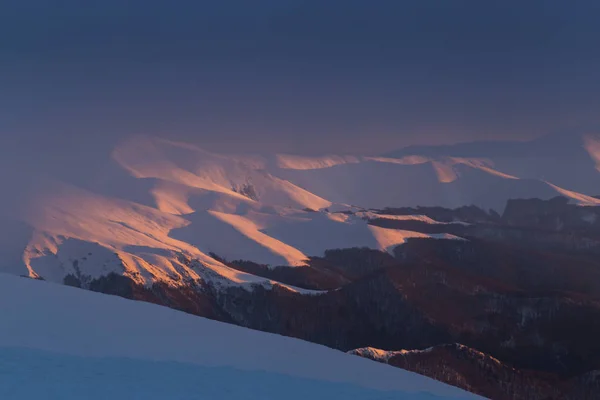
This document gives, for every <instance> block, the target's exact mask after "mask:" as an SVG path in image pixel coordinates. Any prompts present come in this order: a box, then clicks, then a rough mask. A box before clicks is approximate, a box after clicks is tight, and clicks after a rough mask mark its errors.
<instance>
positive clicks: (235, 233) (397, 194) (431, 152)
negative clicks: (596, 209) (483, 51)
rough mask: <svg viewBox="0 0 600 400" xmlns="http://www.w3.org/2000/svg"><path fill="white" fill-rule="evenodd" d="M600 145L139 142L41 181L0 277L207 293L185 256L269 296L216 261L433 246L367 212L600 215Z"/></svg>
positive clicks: (15, 224) (13, 219)
mask: <svg viewBox="0 0 600 400" xmlns="http://www.w3.org/2000/svg"><path fill="white" fill-rule="evenodd" d="M599 143H600V141H598V139H597V138H596V137H594V136H590V135H586V136H580V137H561V136H548V137H545V138H542V139H539V140H535V141H532V142H503V143H485V142H481V143H468V144H459V145H455V146H438V147H420V148H419V147H417V148H415V147H412V148H405V149H403V150H400V151H398V152H393V153H390V154H387V155H385V156H382V157H368V156H343V155H331V156H322V157H314V156H313V157H304V156H298V155H285V154H278V155H267V156H265V155H229V154H215V153H210V152H208V151H205V150H203V149H201V148H199V147H197V146H195V145H191V144H185V143H176V142H170V141H166V140H161V139H158V138H151V137H144V136H138V137H132V138H130V139H128V140H126V141H123V142H121V143H120V144H119V145H118V146H117V147H116V148H115V149H114V150H113V151H112V153H111V154H107V155H106V158H105V161H104V164H103V165H101V166H97V167H96V168H94V169H95V170H96V171H99V173H98V174H96V175H95V176H93V177H90V179H89V180H87V181H85V180H79V181H76V182H75V183H73V181H72V180H71V182H69V181H68V180H67V181H64V180H61V177H60V176H58V177H54V176H46V177H44V178H43V179H42V178H39V177H38V178H37V179H35V180H32V181H31V182H30V183H31V185H30V186H29V188H28V190H27V191H25V192H22V193H21V195H22V196H20V197H19V202H18V204H12V205H10V206H7V207H5V208H4V212H3V214H4V217H3V218H4V220H5V223H4V224H3V227H2V231H3V232H2V234H3V236H4V237H5V238H6V240H3V241H2V245H1V248H0V253H1V254H2V255H3V257H2V259H1V263H2V268H3V270H5V271H10V272H12V273H17V274H19V275H26V276H32V277H43V278H44V279H48V280H53V281H57V282H62V280H63V279H64V278H65V276H67V275H69V274H73V273H75V274H81V275H85V276H89V277H92V278H98V277H100V276H103V275H106V274H108V273H110V272H117V273H119V274H125V275H127V276H130V277H133V278H134V279H135V281H136V282H139V283H148V282H154V281H156V280H160V281H167V282H174V280H177V279H182V278H185V279H192V280H197V279H206V277H202V276H200V275H201V274H200V275H199V273H198V272H197V271H191V270H189V268H188V267H186V266H184V265H182V264H181V263H180V262H179V261H178V260H177V257H176V256H175V254H180V253H184V254H187V255H188V256H189V257H191V258H193V259H197V260H200V261H201V262H202V263H203V264H204V265H205V266H206V268H208V269H210V270H211V271H213V272H216V276H219V279H221V278H223V279H224V280H225V281H227V282H234V283H236V284H243V283H256V282H262V283H263V284H266V285H268V284H269V282H266V281H264V280H263V279H258V278H256V277H253V276H250V275H248V274H243V273H240V272H239V271H232V270H230V269H228V268H227V267H226V266H224V265H223V264H222V263H221V262H220V261H218V260H217V259H215V258H214V257H213V256H212V255H216V256H218V257H219V258H222V259H226V260H242V259H243V260H250V261H253V262H257V263H260V264H267V265H270V266H279V265H289V266H298V265H303V264H305V261H306V260H307V259H308V258H309V257H313V256H322V255H323V253H324V251H325V250H327V249H335V248H350V247H362V246H366V247H369V248H373V249H378V250H383V251H391V250H392V249H393V248H394V247H395V246H396V245H398V244H401V243H403V242H404V241H405V240H406V238H409V237H427V236H432V235H426V234H423V233H418V232H411V231H402V230H395V229H385V228H380V227H376V226H372V225H369V224H368V223H367V221H366V220H365V218H364V216H360V215H356V214H353V213H348V212H346V211H353V212H356V211H360V210H363V209H369V208H385V207H399V206H411V207H414V206H442V207H459V206H463V205H476V206H478V207H481V208H483V209H493V210H494V211H496V212H498V213H502V211H503V207H504V205H505V203H506V200H508V199H511V198H534V197H535V198H540V199H548V198H552V197H555V196H557V195H562V196H566V197H568V198H569V199H570V200H571V201H572V202H573V203H576V204H582V205H597V204H600V200H599V199H596V198H594V197H592V196H593V195H596V194H600V189H598V188H599V187H600V186H599V185H598V183H599V182H600V178H599V176H600V173H598V170H597V166H596V160H599V159H600V152H599V151H598V148H599V147H600V146H599ZM87 167H89V166H82V167H81V168H82V169H85V168H87ZM75 168H77V167H75ZM23 193H24V194H23ZM436 237H445V238H454V237H452V236H449V235H446V236H436ZM17 260H22V261H21V262H16V261H17ZM75 261H76V262H77V265H73V262H75Z"/></svg>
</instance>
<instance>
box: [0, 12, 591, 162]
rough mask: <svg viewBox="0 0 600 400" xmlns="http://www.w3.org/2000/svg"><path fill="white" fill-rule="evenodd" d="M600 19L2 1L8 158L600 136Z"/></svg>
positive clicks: (2, 125)
mask: <svg viewBox="0 0 600 400" xmlns="http://www.w3.org/2000/svg"><path fill="white" fill-rule="evenodd" d="M599 20H600V2H598V1H597V0H577V1H567V0H562V1H558V0H529V1H522V0H521V1H513V0H509V1H502V2H500V1H481V0H452V1H449V0H414V1H405V0H371V1H366V0H363V1H358V0H306V1H302V0H256V1H247V0H219V1H201V0H178V1H160V0H103V1H93V2H92V1H81V0H3V1H2V2H0V135H1V139H0V147H1V148H2V150H0V153H1V154H0V155H2V156H3V157H13V158H15V157H17V156H15V154H19V156H18V157H20V158H22V157H23V154H28V156H27V157H29V158H30V159H29V162H30V163H31V162H33V163H36V162H40V163H41V162H42V160H45V159H48V160H57V159H64V158H68V157H73V156H74V154H75V155H77V154H87V153H89V152H90V151H92V152H105V151H107V149H109V148H110V147H111V146H113V145H114V143H115V142H117V141H119V140H121V139H122V138H123V137H125V136H128V135H132V134H140V133H141V134H149V135H158V136H164V137H168V138H171V139H175V140H185V141H192V142H196V143H198V144H200V145H202V146H205V147H207V148H214V149H216V150H230V151H253V152H256V151H262V152H272V151H278V152H291V153H306V154H321V153H331V152H334V153H369V154H377V153H381V152H387V151H390V150H392V149H395V148H400V147H403V146H406V145H413V144H440V143H453V142H457V141H471V140H489V139H502V140H515V139H516V140H526V139H530V138H533V137H537V136H540V135H543V134H547V133H554V132H556V131H561V130H577V129H590V127H600V112H599V110H600V24H598V23H597V21H599ZM21 150H22V151H27V152H28V153H23V152H20V151H21ZM81 157H83V156H81ZM81 157H80V158H79V159H78V160H79V162H84V159H83V158H81Z"/></svg>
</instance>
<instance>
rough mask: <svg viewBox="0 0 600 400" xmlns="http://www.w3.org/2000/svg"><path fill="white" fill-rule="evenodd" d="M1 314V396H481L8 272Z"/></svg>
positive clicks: (292, 342)
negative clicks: (16, 275)
mask: <svg viewBox="0 0 600 400" xmlns="http://www.w3.org/2000/svg"><path fill="white" fill-rule="evenodd" d="M0 318H1V319H2V326H3V329H1V330H0V397H1V398H11V399H29V398H55V399H69V398H115V399H120V398H123V399H126V398H127V399H129V398H144V399H155V398H156V399H163V398H170V399H184V398H186V399H187V398H203V399H227V400H229V399H242V398H243V399H253V398H256V399H259V398H271V397H272V396H273V395H274V394H277V395H278V396H281V394H282V393H285V397H286V398H290V399H296V398H297V399H300V398H305V397H306V396H309V395H310V396H311V397H314V396H318V397H322V398H327V399H338V398H339V399H342V398H343V399H352V398H356V399H404V398H412V399H430V398H465V399H466V398H477V397H476V396H475V395H472V394H469V393H466V392H464V391H461V390H459V389H457V388H454V387H451V386H448V385H445V384H442V383H440V382H436V381H434V380H432V379H429V378H426V377H424V376H420V375H417V374H414V373H411V372H408V371H404V370H400V369H396V368H392V367H389V366H386V365H383V364H379V363H376V362H373V361H370V360H366V359H362V358H359V357H354V356H351V355H347V354H344V353H342V352H339V351H336V350H332V349H329V348H326V347H323V346H319V345H315V344H311V343H308V342H304V341H301V340H297V339H292V338H287V337H283V336H278V335H273V334H268V333H264V332H259V331H252V330H248V329H245V328H241V327H237V326H233V325H228V324H224V323H220V322H216V321H212V320H208V319H204V318H200V317H195V316H192V315H189V314H185V313H182V312H178V311H175V310H172V309H168V308H164V307H160V306H157V305H153V304H149V303H143V302H135V301H129V300H125V299H122V298H119V297H113V296H106V295H102V294H99V293H93V292H88V291H84V290H79V289H75V288H70V287H65V286H60V285H55V284H52V283H48V282H41V281H36V280H31V279H27V278H19V277H15V276H10V275H5V274H0Z"/></svg>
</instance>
